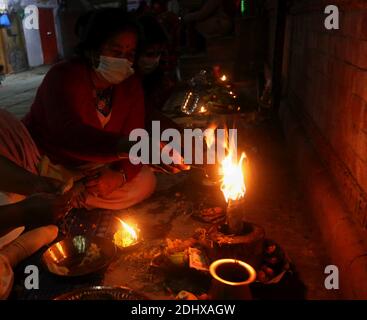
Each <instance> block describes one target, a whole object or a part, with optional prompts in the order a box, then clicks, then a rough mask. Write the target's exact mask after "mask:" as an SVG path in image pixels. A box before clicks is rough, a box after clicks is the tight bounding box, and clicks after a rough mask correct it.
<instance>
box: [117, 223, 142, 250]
mask: <svg viewBox="0 0 367 320" xmlns="http://www.w3.org/2000/svg"><path fill="white" fill-rule="evenodd" d="M119 221H120V223H121V229H119V230H118V231H117V232H116V233H115V235H114V240H115V244H116V245H117V246H119V247H124V248H125V247H129V246H131V245H133V244H134V243H136V242H137V241H138V234H137V232H136V231H135V229H134V228H133V227H131V226H129V225H128V224H127V223H125V222H124V221H122V220H121V219H119Z"/></svg>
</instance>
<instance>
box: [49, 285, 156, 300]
mask: <svg viewBox="0 0 367 320" xmlns="http://www.w3.org/2000/svg"><path fill="white" fill-rule="evenodd" d="M54 300H149V299H148V298H147V297H146V296H144V295H143V294H140V293H138V292H135V291H134V290H132V289H129V288H126V287H99V286H97V287H91V288H83V289H77V290H75V291H73V292H69V293H66V294H63V295H61V296H59V297H57V298H55V299H54Z"/></svg>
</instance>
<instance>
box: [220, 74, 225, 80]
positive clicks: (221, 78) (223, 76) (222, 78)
mask: <svg viewBox="0 0 367 320" xmlns="http://www.w3.org/2000/svg"><path fill="white" fill-rule="evenodd" d="M220 80H221V81H223V82H225V81H227V76H226V75H225V74H224V75H222V76H221V77H220Z"/></svg>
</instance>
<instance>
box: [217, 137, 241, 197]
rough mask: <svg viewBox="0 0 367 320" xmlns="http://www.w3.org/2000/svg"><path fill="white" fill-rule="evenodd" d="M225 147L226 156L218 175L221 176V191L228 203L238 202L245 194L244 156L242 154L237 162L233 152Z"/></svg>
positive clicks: (228, 147) (229, 147)
mask: <svg viewBox="0 0 367 320" xmlns="http://www.w3.org/2000/svg"><path fill="white" fill-rule="evenodd" d="M232 146H233V145H231V146H228V144H227V145H226V148H227V155H226V156H225V158H224V159H223V161H222V162H221V169H220V175H221V176H222V184H221V190H222V192H223V195H224V197H225V199H226V202H227V203H228V202H229V200H239V199H241V198H243V197H244V196H245V194H246V184H245V175H244V168H243V161H244V160H245V159H246V154H245V153H244V152H243V153H242V154H241V158H240V160H239V161H237V159H236V157H235V155H234V150H231V147H232Z"/></svg>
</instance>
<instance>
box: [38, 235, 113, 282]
mask: <svg viewBox="0 0 367 320" xmlns="http://www.w3.org/2000/svg"><path fill="white" fill-rule="evenodd" d="M115 253H116V247H115V245H114V244H113V243H112V242H111V241H110V240H107V239H103V238H99V237H87V236H81V235H79V236H75V237H73V238H67V239H65V240H62V241H60V242H57V243H55V244H54V245H52V246H51V247H50V248H48V249H47V250H46V252H45V253H44V254H43V256H42V260H43V263H44V265H45V266H46V268H47V270H48V271H50V272H51V273H53V274H55V275H58V276H67V277H76V276H84V275H88V274H91V273H95V272H97V271H100V270H102V269H104V268H105V267H107V266H108V265H109V264H110V263H111V262H112V260H113V258H114V256H115Z"/></svg>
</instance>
